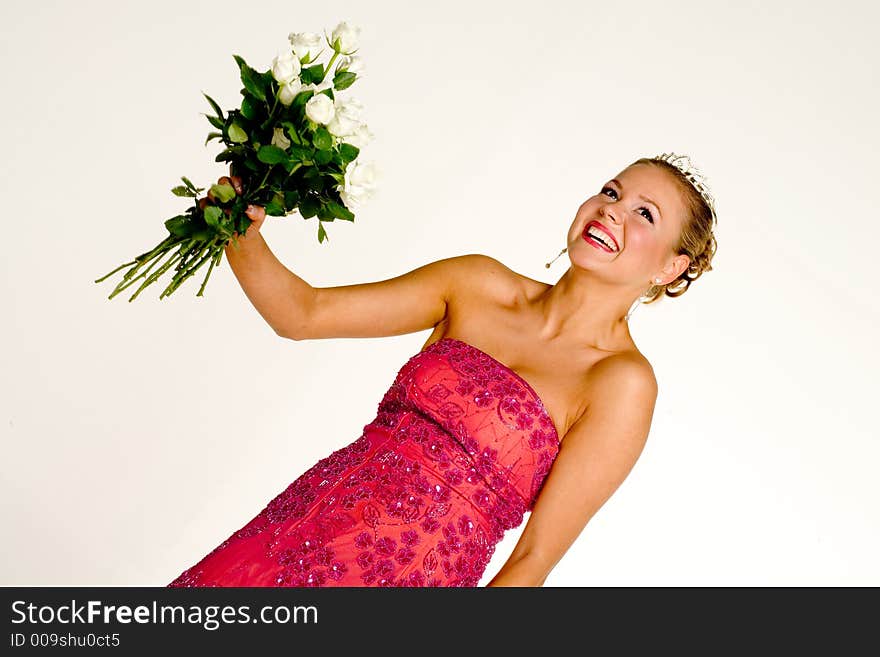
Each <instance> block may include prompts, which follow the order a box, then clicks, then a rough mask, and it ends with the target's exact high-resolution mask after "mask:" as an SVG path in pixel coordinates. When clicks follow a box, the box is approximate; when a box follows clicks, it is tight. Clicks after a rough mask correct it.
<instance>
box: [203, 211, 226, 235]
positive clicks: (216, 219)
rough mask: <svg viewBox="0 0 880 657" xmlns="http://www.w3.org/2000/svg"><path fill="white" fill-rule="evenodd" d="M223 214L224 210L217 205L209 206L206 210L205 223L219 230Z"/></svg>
mask: <svg viewBox="0 0 880 657" xmlns="http://www.w3.org/2000/svg"><path fill="white" fill-rule="evenodd" d="M221 214H223V210H221V209H220V208H218V207H217V206H216V205H209V206H208V207H206V208H205V223H206V224H208V225H209V226H210V227H211V228H215V229H217V230H219V229H220V215H221Z"/></svg>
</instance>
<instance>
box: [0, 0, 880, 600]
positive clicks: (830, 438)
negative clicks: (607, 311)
mask: <svg viewBox="0 0 880 657" xmlns="http://www.w3.org/2000/svg"><path fill="white" fill-rule="evenodd" d="M434 4H435V5H436V6H430V7H429V6H427V5H423V4H422V3H408V2H402V1H401V2H353V1H350V0H337V1H335V2H332V3H309V4H303V3H291V2H289V1H286V0H285V1H273V2H269V1H263V2H254V3H251V5H250V8H249V9H245V7H244V3H241V2H230V1H227V0H212V2H187V1H181V0H175V1H174V2H169V1H167V0H152V1H151V2H149V3H117V2H110V1H109V0H108V1H104V2H48V1H45V0H43V1H40V2H33V3H15V4H14V5H13V4H11V3H4V4H3V6H2V8H0V18H2V20H0V24H2V25H3V27H2V31H3V38H2V39H0V52H2V57H3V61H4V67H3V69H2V73H0V76H2V88H3V102H2V104H0V119H2V121H0V126H2V131H3V145H4V151H5V152H4V157H3V158H2V160H0V162H2V164H0V166H2V176H0V181H2V182H0V185H2V198H4V199H6V201H5V206H6V211H5V213H4V214H5V222H6V223H5V226H6V229H5V230H4V243H5V248H3V257H2V259H0V263H2V264H0V267H2V287H0V294H2V301H3V306H4V308H5V309H6V312H5V313H4V321H3V322H0V344H2V354H3V355H2V371H3V377H2V381H0V412H2V416H0V427H2V428H0V432H2V433H0V435H2V440H3V458H2V461H3V467H2V475H0V477H2V482H0V484H2V489H0V500H2V501H0V505H2V518H0V522H2V527H3V540H2V542H0V546H2V547H0V550H2V553H0V584H4V585H19V584H21V585H51V584H60V585H160V586H161V585H165V584H166V583H167V582H169V581H171V580H172V579H173V578H174V577H176V576H177V575H178V574H179V573H180V572H181V571H182V570H183V569H184V568H186V567H188V566H190V565H192V564H193V563H195V562H196V561H197V560H199V559H200V558H201V557H203V556H204V555H205V554H206V553H207V552H208V551H210V550H211V549H213V548H214V547H215V546H216V545H217V544H218V543H219V542H220V541H222V540H223V539H225V538H226V537H227V536H228V535H229V534H230V533H231V532H232V531H234V530H235V529H238V528H239V527H241V526H242V525H243V524H244V523H246V522H247V521H248V520H250V519H251V518H252V517H253V516H254V515H255V514H256V513H257V512H259V511H260V509H262V508H263V506H264V505H265V504H266V503H267V502H268V501H269V500H270V499H271V498H272V497H274V496H275V495H276V494H277V493H278V492H280V491H281V490H282V489H283V488H284V487H285V486H287V484H289V483H290V482H291V481H293V480H294V479H295V478H296V477H298V476H299V475H300V474H301V473H302V472H304V471H305V470H306V469H307V468H308V467H309V466H311V465H312V464H313V463H314V462H315V461H317V460H318V459H319V458H321V457H323V456H326V455H328V454H329V453H330V452H331V451H332V450H334V449H338V448H340V447H342V446H344V445H347V444H349V443H350V442H352V441H353V440H354V439H355V438H357V436H358V435H359V434H360V432H361V430H362V428H363V427H364V425H365V424H367V423H368V422H370V421H371V420H372V419H373V418H374V417H375V412H376V407H377V405H378V403H379V401H380V399H381V398H382V395H383V394H384V392H385V390H387V388H388V387H389V386H390V384H391V382H392V381H393V379H394V376H395V375H396V373H397V371H398V369H399V368H400V367H401V366H402V365H403V363H404V362H405V361H406V360H407V359H408V358H409V357H410V356H412V355H413V354H415V353H416V352H417V351H418V349H419V348H420V347H421V345H422V344H423V343H424V341H425V340H426V339H427V336H428V334H429V333H428V332H424V333H419V334H409V335H404V336H395V337H388V338H381V339H370V340H353V339H338V340H336V339H334V340H315V341H307V342H300V343H295V342H292V341H288V340H283V339H281V338H279V337H277V336H276V335H275V333H274V332H273V331H272V330H271V328H270V327H269V326H268V325H267V324H266V323H265V322H264V321H263V320H262V319H261V317H260V316H259V314H258V313H257V312H256V310H255V309H254V308H253V306H251V305H250V303H249V302H248V300H247V298H246V297H245V295H244V293H243V292H242V290H241V288H240V287H239V285H238V283H237V281H236V279H235V278H234V276H233V274H232V272H231V270H230V269H229V266H228V263H226V262H225V260H224V262H223V263H222V264H221V266H220V268H219V269H215V270H214V273H213V274H212V276H211V281H210V283H209V284H208V287H207V290H206V294H205V296H204V297H196V296H195V294H196V292H197V290H198V287H199V285H200V284H201V280H202V276H203V272H204V271H205V270H204V269H203V270H201V272H202V274H201V275H197V276H196V277H194V278H192V279H190V281H189V282H188V283H187V284H185V285H184V287H183V288H181V289H180V290H178V292H176V293H175V294H174V295H172V297H171V298H170V299H165V300H162V301H159V299H158V295H159V293H160V292H161V290H162V289H163V287H164V284H156V285H153V286H151V287H150V288H148V289H147V291H145V292H142V293H141V295H140V296H139V297H138V299H136V300H135V301H134V302H133V303H128V301H127V299H128V296H130V295H127V294H125V293H123V294H121V295H119V296H117V297H116V298H115V299H113V300H112V301H111V300H108V299H107V296H108V295H109V293H110V292H111V291H112V289H113V287H114V286H115V284H116V282H118V280H119V279H120V276H121V274H117V275H116V276H114V277H113V279H112V282H111V280H108V281H104V282H103V283H101V284H95V283H94V280H95V279H97V278H99V277H100V276H103V275H104V274H106V273H107V272H109V271H110V270H111V269H113V268H114V267H116V266H117V265H119V264H122V263H123V262H127V261H129V260H131V259H133V258H134V256H136V255H138V254H140V253H142V252H143V251H146V250H147V249H148V248H149V247H151V246H152V245H154V244H156V243H157V242H159V241H160V240H161V239H162V238H163V237H164V236H165V235H166V231H165V229H164V227H163V226H162V222H163V221H164V220H165V219H167V218H169V217H171V216H173V215H175V214H178V213H180V212H181V211H183V210H184V209H185V207H186V206H187V205H188V202H187V200H186V199H179V198H177V197H175V196H173V195H172V194H171V193H170V191H169V190H170V188H171V187H172V186H174V185H177V184H179V178H180V176H181V175H185V176H187V177H189V178H191V179H192V180H193V181H194V182H195V183H196V184H197V185H200V186H205V185H209V184H210V183H212V182H215V181H216V179H217V177H218V176H220V175H223V174H225V173H226V168H225V167H224V165H222V164H218V163H215V162H214V155H215V154H216V153H217V152H218V151H219V147H218V145H217V142H216V141H214V142H211V143H210V144H209V145H208V147H207V148H206V147H204V146H203V142H204V139H205V137H206V135H207V133H208V132H209V131H210V130H211V129H212V128H211V126H210V125H209V124H208V122H207V121H206V120H205V118H204V116H202V113H203V112H210V107H209V105H208V104H207V102H206V101H205V99H204V98H203V96H202V95H201V93H200V92H201V91H204V92H205V93H208V94H209V95H211V96H212V97H214V98H215V99H216V100H217V101H218V102H219V103H220V105H221V106H222V107H224V109H229V108H232V107H238V103H239V101H240V96H239V94H238V90H239V88H240V86H241V84H240V81H239V79H238V69H237V67H236V65H235V62H234V60H233V58H232V55H233V54H238V55H241V56H242V57H244V58H245V59H246V60H247V61H248V63H249V64H251V65H252V66H254V67H256V68H259V69H261V70H263V69H265V68H267V67H268V66H270V65H271V59H272V57H273V56H274V55H275V54H276V53H277V51H278V50H279V49H280V48H282V47H284V46H285V45H287V41H286V38H287V34H288V32H291V31H316V32H320V31H321V30H322V29H325V28H326V29H327V30H330V29H332V28H333V27H334V26H335V24H336V23H337V22H338V21H340V20H348V21H350V22H352V23H354V24H356V25H359V26H361V27H362V29H363V32H362V46H361V50H360V53H359V54H360V55H361V56H362V57H363V58H364V61H365V64H366V67H367V69H366V71H365V75H364V77H363V78H362V79H361V80H359V81H358V82H357V83H355V85H354V86H353V87H352V88H351V89H350V91H349V93H350V94H351V95H353V96H355V97H357V98H359V99H361V100H362V102H363V103H364V105H365V108H366V109H365V116H366V120H367V121H368V123H369V125H370V128H371V130H372V131H373V132H374V134H375V135H376V139H375V141H374V142H373V143H372V144H370V145H369V146H368V147H367V148H365V149H364V158H365V159H367V160H374V161H376V162H377V163H378V164H379V166H380V167H381V168H382V170H383V173H384V178H383V181H382V187H381V189H380V192H379V195H378V196H377V197H376V199H374V200H373V201H372V202H371V203H369V205H368V206H366V207H365V208H364V209H363V210H362V211H361V212H360V213H358V215H357V219H356V221H355V222H354V223H348V222H342V221H337V222H334V223H332V224H329V225H328V229H329V234H330V241H329V243H324V244H323V245H319V244H318V242H317V239H316V232H317V225H316V223H315V222H316V220H315V219H310V220H308V221H303V220H302V218H301V217H300V216H299V215H297V214H294V215H291V216H290V217H288V218H285V219H283V220H281V219H276V218H269V220H267V223H266V225H265V227H264V229H263V234H264V235H265V237H266V240H267V241H268V243H269V244H270V246H271V248H272V249H273V251H274V252H275V254H276V255H277V256H278V257H279V259H280V260H281V261H282V262H284V263H285V264H286V265H287V266H288V267H289V268H290V269H292V270H293V271H295V272H296V273H298V274H299V275H300V276H302V277H303V278H305V279H306V280H308V281H309V282H310V283H311V284H312V285H316V286H328V285H341V284H348V283H355V282H367V281H373V280H380V279H384V278H388V277H391V276H395V275H398V274H401V273H403V272H406V271H409V270H411V269H413V268H415V267H417V266H420V265H422V264H425V263H427V262H430V261H433V260H437V259H440V258H444V257H449V256H452V255H459V254H464V253H475V252H480V253H486V254H489V255H492V256H494V257H496V258H497V259H499V260H501V261H502V262H504V263H505V264H506V265H508V266H509V267H511V268H512V269H514V270H516V271H518V272H520V273H522V274H524V275H527V276H530V277H532V278H536V279H539V280H544V281H546V282H555V281H556V280H557V279H558V278H559V276H561V274H562V272H563V271H564V270H565V268H566V267H567V266H568V265H569V262H568V261H567V260H566V257H565V256H563V257H561V258H560V259H559V260H558V261H557V262H556V263H555V264H554V266H553V268H552V269H550V270H547V269H545V268H544V263H545V262H546V261H548V260H549V259H550V258H552V257H553V256H555V255H556V254H557V253H558V252H559V250H560V249H561V248H562V247H563V246H564V244H565V236H566V232H567V229H568V226H569V224H570V222H571V220H572V218H573V217H574V213H575V211H576V209H577V207H578V205H579V204H580V203H582V202H583V200H584V199H585V198H587V197H588V196H590V195H592V194H595V193H597V192H598V191H599V186H600V185H601V184H602V183H604V182H605V181H606V180H607V179H608V178H610V177H612V176H613V175H614V174H616V173H618V172H619V171H620V170H621V169H622V168H624V167H625V166H626V165H627V164H628V163H629V162H631V161H632V160H634V159H636V158H637V157H640V156H645V155H655V154H658V153H661V152H664V151H675V152H681V153H687V154H689V155H690V156H691V157H692V158H693V160H694V162H695V163H696V164H697V165H698V166H699V167H701V168H702V170H703V171H704V172H705V173H706V174H707V176H708V177H709V182H710V184H711V186H712V188H713V191H714V192H715V196H716V197H717V199H718V201H717V207H718V213H719V226H718V233H717V234H718V244H719V246H718V254H717V256H716V258H715V261H714V263H713V264H714V266H715V270H714V271H712V272H709V273H708V274H706V275H705V276H704V277H703V278H701V279H699V280H698V281H697V282H696V283H695V284H694V285H693V286H692V288H691V289H690V290H689V291H688V292H687V293H686V294H685V295H684V296H683V297H681V298H679V299H668V300H665V301H664V302H662V303H660V304H655V305H653V306H643V307H641V308H639V309H637V310H636V312H635V314H634V316H633V318H632V321H631V324H632V332H633V335H634V337H635V339H636V343H637V344H638V345H639V347H640V349H641V350H642V352H643V353H645V355H646V356H647V357H648V358H649V360H650V361H651V362H652V364H653V366H654V369H655V373H656V375H657V378H658V382H659V385H660V395H659V399H658V403H657V409H656V412H655V416H654V423H653V427H652V430H651V435H650V438H649V440H648V444H647V446H646V448H645V451H644V452H643V454H642V456H641V459H640V460H639V462H638V463H637V464H636V467H635V468H634V470H633V471H632V473H631V474H630V476H629V478H628V479H627V480H626V481H625V482H624V484H623V485H622V486H621V488H620V489H619V490H618V491H617V492H616V493H615V495H614V496H613V497H612V498H611V499H610V500H609V501H608V502H607V503H606V505H605V506H604V507H602V508H601V509H600V510H599V512H598V513H597V514H596V516H595V517H594V518H593V520H592V521H591V522H590V523H589V524H588V526H587V528H586V529H585V530H584V532H583V533H582V534H581V536H580V537H579V539H578V540H577V542H576V543H575V544H574V546H573V547H572V548H571V549H570V551H569V552H568V553H567V554H566V555H565V557H564V558H563V559H562V561H561V562H560V563H559V564H558V566H557V567H556V568H555V570H554V571H553V572H552V573H551V575H550V577H549V578H548V579H547V582H546V585H547V586H581V585H586V586H590V585H649V586H651V585H867V584H870V585H874V586H876V585H878V584H880V565H878V560H877V559H876V556H877V554H878V553H880V513H878V499H880V484H878V483H877V479H876V474H875V473H876V470H877V467H878V460H880V445H878V431H877V429H876V424H875V422H876V420H875V414H874V411H875V408H876V406H875V403H876V402H875V396H876V393H877V384H876V372H877V369H878V365H880V359H878V354H877V349H876V347H875V344H874V339H875V337H876V331H877V326H878V316H880V308H878V302H877V297H878V295H877V293H876V281H877V273H876V268H875V263H876V257H875V253H876V248H877V247H876V245H877V243H878V240H880V228H878V226H880V222H878V219H877V212H878V199H877V198H876V190H877V180H878V173H880V167H878V164H877V158H876V154H877V152H878V151H880V138H878V131H877V123H876V107H877V106H878V104H880V93H878V84H877V75H876V68H877V62H878V61H880V47H878V44H877V39H876V25H877V24H878V20H880V11H878V5H877V4H876V3H872V2H867V1H865V2H852V1H840V2H834V3H817V2H811V3H802V2H769V3H768V2H744V3H736V4H734V3H727V2H716V3H707V2H705V0H699V1H693V2H663V3H655V2H647V1H636V2H627V3H615V4H610V5H609V4H608V3H599V2H590V1H584V0H578V1H577V2H575V1H574V0H571V1H567V2H562V1H550V0H548V1H545V2H541V3H528V4H526V3H522V4H517V3H514V4H510V3H507V2H493V3H489V2H481V3H475V2H472V1H461V0H455V1H444V2H443V3H434ZM166 283H167V281H166ZM524 526H525V521H524V522H523V524H522V525H521V526H520V527H519V528H518V529H517V530H512V531H510V532H508V534H507V536H506V537H505V539H504V541H503V542H502V543H501V544H500V545H499V547H498V550H497V552H496V554H495V557H494V559H493V561H492V563H491V564H490V566H489V568H488V570H487V571H486V574H485V575H484V578H483V580H482V581H481V586H482V585H485V584H486V583H487V582H488V581H489V580H490V579H491V578H492V577H493V576H494V574H495V573H496V572H497V570H498V569H499V568H500V567H501V566H502V565H503V563H504V561H505V560H506V559H507V556H508V555H509V553H510V551H511V550H512V549H513V546H514V545H515V543H516V541H517V539H518V537H519V534H520V532H521V531H522V528H523V527H524Z"/></svg>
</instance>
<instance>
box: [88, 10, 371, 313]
mask: <svg viewBox="0 0 880 657" xmlns="http://www.w3.org/2000/svg"><path fill="white" fill-rule="evenodd" d="M359 32H360V30H359V28H356V27H352V26H350V25H349V24H347V23H346V22H344V21H343V22H341V23H339V25H337V27H336V28H335V29H334V30H333V32H332V34H331V35H330V36H329V37H328V36H327V35H326V34H325V35H324V36H323V37H321V36H319V35H317V34H313V33H308V32H302V33H291V34H290V35H289V36H288V39H289V41H290V44H291V47H290V48H285V49H284V50H283V51H282V52H281V53H280V54H279V55H278V56H277V57H275V59H274V60H273V66H272V68H271V69H270V70H267V71H264V72H259V71H257V70H255V69H253V68H251V67H250V66H248V64H247V62H245V60H244V59H242V58H241V57H239V56H238V55H233V57H234V58H235V61H236V63H237V64H238V68H239V75H240V78H241V82H242V84H243V88H242V89H241V95H242V101H241V106H240V107H239V108H236V109H232V110H229V111H228V112H225V113H224V112H223V110H222V109H221V108H220V106H219V105H218V104H217V103H216V102H215V101H214V100H213V99H212V98H211V97H210V96H208V95H207V94H204V92H203V95H204V96H205V98H206V99H207V101H208V103H210V105H211V108H212V109H213V111H214V114H213V115H209V114H206V115H205V116H206V118H207V119H208V121H209V122H210V123H211V125H212V127H213V128H214V130H213V131H212V132H210V133H209V134H208V137H207V139H206V140H205V145H207V144H208V142H209V141H211V140H213V139H217V140H219V141H221V142H222V143H223V144H224V146H225V148H224V149H223V150H222V151H221V152H220V153H219V154H218V155H217V156H216V158H215V161H217V162H228V163H229V170H230V176H229V177H225V176H224V177H222V178H220V179H219V180H218V182H217V183H216V184H214V185H211V187H210V189H209V190H208V192H207V195H206V196H205V197H201V198H200V197H199V194H200V193H201V192H202V191H204V189H205V188H203V187H196V186H195V185H194V184H193V183H192V182H191V181H190V180H189V179H188V178H186V177H185V176H182V177H181V180H182V181H183V183H184V184H183V185H179V186H177V187H174V188H173V189H172V190H171V191H172V193H173V194H175V195H176V196H181V197H188V198H192V199H193V204H192V205H191V206H190V207H189V208H188V209H187V210H186V211H185V212H184V213H183V214H179V215H176V216H174V217H171V218H170V219H168V220H167V221H165V228H166V229H167V230H168V233H169V234H168V236H167V237H166V238H165V239H163V240H162V241H161V242H159V244H157V245H156V246H155V247H154V248H153V249H151V250H150V251H147V252H145V253H142V254H141V255H139V256H137V257H136V258H135V259H134V260H133V261H131V262H127V263H125V264H122V265H120V266H119V267H117V268H116V269H114V270H113V271H111V272H110V273H108V274H106V275H105V276H103V277H101V278H99V279H97V280H96V281H95V282H96V283H100V282H101V281H103V280H105V279H107V278H109V277H110V276H112V275H113V274H115V273H116V272H118V271H120V270H121V269H124V268H126V267H129V269H128V271H126V272H125V274H124V276H123V279H122V281H120V282H119V284H118V285H117V286H116V288H115V289H114V290H113V292H112V294H110V296H109V297H108V298H109V299H112V298H113V297H115V296H116V295H117V294H119V293H120V292H122V291H123V290H126V289H128V288H130V287H132V286H134V285H135V284H137V283H138V282H140V284H139V285H138V287H137V289H136V290H135V291H134V293H133V294H132V296H131V297H130V298H129V301H133V300H134V299H135V298H136V297H137V296H138V294H140V292H141V291H143V290H144V289H145V288H146V287H147V286H149V285H150V284H152V283H154V282H156V281H157V280H158V279H159V277H161V276H162V275H163V274H165V273H166V272H167V271H168V270H169V269H170V268H171V267H174V270H173V272H174V273H173V274H172V278H171V281H170V282H169V283H168V285H167V286H166V287H165V289H164V290H163V292H162V294H161V295H160V297H159V298H160V299H162V298H164V297H166V296H169V295H171V294H172V293H173V292H174V291H175V290H177V289H178V288H179V287H180V285H181V284H183V283H184V282H185V281H186V280H187V279H188V278H190V277H191V276H193V275H195V273H196V271H197V270H198V269H200V268H201V267H202V266H204V265H206V264H208V263H210V264H209V266H208V270H207V274H206V276H205V278H204V280H203V282H202V285H201V287H200V288H199V291H198V294H197V296H203V293H204V290H205V286H206V285H207V283H208V279H209V278H210V276H211V272H212V271H213V269H214V267H216V266H217V265H219V263H220V260H221V258H222V256H223V252H224V249H225V248H226V246H227V244H228V243H229V242H230V241H232V242H233V244H234V246H235V247H236V248H237V247H238V241H237V236H238V235H243V234H244V233H245V231H246V230H247V227H248V226H249V225H250V223H251V220H250V219H249V218H248V216H247V215H246V214H245V210H246V209H247V208H248V207H249V206H252V205H253V206H261V207H263V208H264V209H265V211H266V215H271V216H278V217H280V216H286V215H288V214H291V213H292V212H293V211H295V210H296V211H298V212H299V213H300V215H302V217H303V219H309V218H311V217H317V219H318V235H317V237H318V242H319V243H323V242H324V241H325V240H329V237H328V235H327V231H326V230H325V228H324V222H332V221H335V220H336V219H342V220H344V221H354V217H355V214H354V211H355V210H356V209H358V208H359V207H360V206H361V204H362V203H363V202H364V201H365V200H368V199H369V198H371V197H372V196H373V194H374V192H375V186H376V182H377V179H378V176H379V172H378V170H377V169H376V166H375V164H373V163H366V164H365V163H363V162H362V161H361V160H360V159H359V155H360V151H361V148H362V147H363V146H364V145H366V144H367V143H369V142H370V141H371V140H372V138H373V135H372V133H371V132H370V130H369V128H368V127H367V125H366V124H365V123H364V122H363V121H361V114H362V111H363V106H362V105H361V103H360V102H359V101H357V100H356V99H354V98H349V99H343V98H340V97H338V95H337V92H340V91H342V90H344V89H347V88H349V87H350V86H351V85H352V84H353V83H354V82H355V80H356V79H358V77H359V75H360V74H361V73H362V70H363V64H362V62H361V61H360V58H359V57H358V56H357V55H355V54H354V52H355V51H356V48H357V40H358V36H359ZM324 43H326V44H327V45H328V46H329V48H330V49H331V51H332V53H333V54H332V56H331V57H330V60H329V61H328V62H327V63H326V65H325V64H323V63H321V62H318V61H317V60H318V58H319V57H320V55H321V54H322V53H323V44H324ZM334 64H336V68H335V69H334V70H333V72H332V73H331V69H332V67H333V65H334ZM233 181H235V183H236V184H233Z"/></svg>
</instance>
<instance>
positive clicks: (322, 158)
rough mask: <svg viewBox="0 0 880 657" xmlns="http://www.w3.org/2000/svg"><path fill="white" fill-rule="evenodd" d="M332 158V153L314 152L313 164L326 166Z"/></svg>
mask: <svg viewBox="0 0 880 657" xmlns="http://www.w3.org/2000/svg"><path fill="white" fill-rule="evenodd" d="M332 158H333V151H329V150H327V151H316V152H315V163H316V164H327V163H328V162H329V161H330V160H331V159H332Z"/></svg>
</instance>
